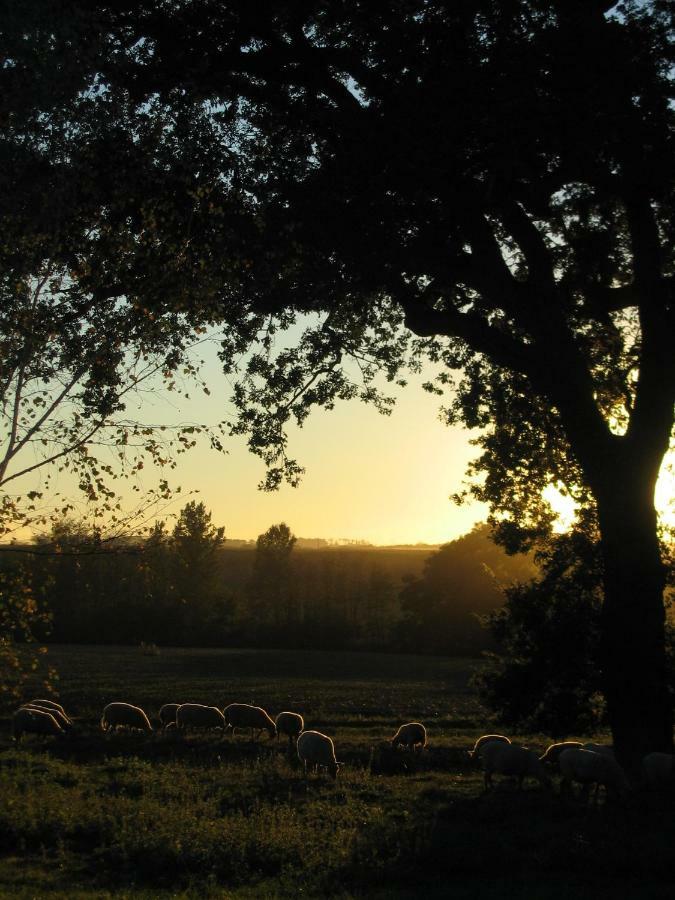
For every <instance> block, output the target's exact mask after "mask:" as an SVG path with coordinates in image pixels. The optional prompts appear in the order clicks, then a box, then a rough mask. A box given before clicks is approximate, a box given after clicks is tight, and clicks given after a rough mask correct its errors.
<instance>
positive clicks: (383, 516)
mask: <svg viewBox="0 0 675 900" xmlns="http://www.w3.org/2000/svg"><path fill="white" fill-rule="evenodd" d="M207 349H208V352H207V353H206V354H205V358H206V362H205V365H204V368H203V375H204V379H205V381H206V382H207V384H208V385H209V389H210V394H209V395H208V396H207V395H205V394H204V393H202V392H201V391H200V390H199V389H197V388H194V387H192V386H191V387H190V388H189V393H190V399H189V400H186V399H185V398H183V397H181V396H179V395H177V394H175V393H169V392H167V391H166V390H163V389H161V390H153V391H148V392H144V393H143V394H142V395H141V396H140V397H139V398H137V399H135V400H133V401H132V402H130V403H129V404H128V409H127V414H128V416H129V417H130V418H134V419H138V420H140V421H143V422H146V423H150V422H152V423H154V424H170V423H176V422H187V421H190V422H193V423H195V424H197V423H199V424H207V423H211V424H213V423H215V422H217V421H219V420H221V419H224V418H226V417H227V415H228V413H230V414H231V408H230V406H229V400H228V392H229V389H230V386H229V384H228V383H227V381H226V379H225V377H224V376H223V374H222V371H221V369H220V365H219V363H218V361H217V358H216V354H215V351H214V350H213V347H212V346H211V347H210V348H207ZM429 377H430V373H429V372H425V373H422V374H420V375H418V376H410V377H409V379H408V381H409V384H408V386H407V387H406V388H404V389H396V390H395V391H393V390H392V394H395V396H396V397H397V403H396V405H395V407H394V409H393V411H392V414H391V415H390V416H382V415H380V414H378V413H377V411H376V410H375V408H374V407H372V406H370V405H366V404H363V403H359V402H357V401H343V402H340V403H338V404H336V407H335V409H334V410H332V411H326V410H321V409H317V410H315V411H313V412H312V413H311V414H310V416H309V418H308V419H307V420H306V422H305V424H304V426H303V427H302V428H298V427H295V426H294V427H291V428H290V429H289V448H288V452H289V455H291V456H293V457H295V458H297V459H298V461H299V462H300V464H301V465H304V466H305V468H306V472H305V475H304V476H303V478H302V481H301V484H300V486H299V487H298V488H291V487H289V486H287V485H282V487H281V488H280V489H279V490H278V491H276V492H273V493H265V492H262V491H259V490H258V489H257V485H258V483H259V482H260V481H261V480H262V478H263V476H264V465H263V463H262V461H261V460H259V459H258V458H257V457H255V456H253V455H252V454H251V453H250V452H249V451H248V449H247V447H246V443H245V439H244V438H242V437H240V436H235V437H231V438H227V439H226V441H225V447H226V449H227V451H228V452H227V454H219V453H216V452H215V451H212V450H210V449H208V447H207V446H206V442H203V444H198V445H197V446H196V447H195V448H193V449H192V450H190V451H189V452H188V453H186V454H183V455H181V456H180V457H178V467H177V469H176V470H173V471H170V472H167V471H166V470H161V469H156V468H153V467H152V466H150V465H149V464H147V465H146V466H145V468H144V469H143V471H142V472H140V473H139V474H138V475H137V476H135V477H134V479H133V480H130V481H128V482H126V483H124V484H123V485H122V487H121V488H119V487H118V489H120V490H121V493H122V497H123V500H124V501H125V502H126V504H127V505H128V504H130V503H131V502H134V501H136V502H137V500H138V498H139V496H142V495H143V493H144V492H145V491H147V490H148V489H150V488H151V487H152V486H153V484H156V483H157V481H158V479H159V478H160V477H162V476H165V477H168V480H169V482H170V483H171V485H172V486H173V487H174V488H175V487H176V486H178V485H180V486H181V487H182V491H181V493H180V494H176V495H175V499H174V501H173V502H172V503H171V505H170V507H169V508H168V509H165V510H164V511H163V512H160V513H159V514H158V515H154V514H153V515H151V516H150V517H149V520H150V521H152V520H154V519H156V518H160V519H161V518H164V519H167V520H168V521H169V525H170V522H171V516H172V515H175V514H176V513H177V512H178V511H179V510H180V508H181V507H182V506H184V505H185V503H186V502H188V500H191V499H194V500H198V501H199V500H201V501H203V502H204V503H205V505H206V507H207V509H209V510H210V511H211V513H212V520H213V522H214V524H215V525H217V526H224V528H225V537H226V539H228V538H229V539H232V540H255V539H256V538H257V537H258V535H260V534H262V533H263V532H264V531H266V530H267V529H268V528H269V527H270V525H273V524H276V523H278V522H281V521H284V522H286V523H287V524H288V526H289V527H290V528H291V530H292V531H293V533H294V534H295V535H297V536H298V537H302V538H307V539H324V540H333V541H339V540H351V541H366V542H368V543H371V544H374V545H380V546H389V545H396V544H417V543H423V544H443V543H446V542H448V541H452V540H454V539H456V538H458V537H460V536H461V535H463V534H466V533H467V532H468V531H470V530H471V528H472V527H473V526H474V525H475V524H476V523H477V522H479V521H481V520H484V519H485V517H486V516H487V507H486V506H485V505H483V504H478V503H475V502H473V503H469V502H467V503H465V504H464V505H462V506H457V505H456V504H455V503H454V502H453V501H452V500H450V499H449V498H450V495H452V494H454V493H456V492H458V491H460V490H461V488H462V485H463V482H464V477H465V472H466V467H467V464H468V463H469V462H470V461H471V459H472V458H473V457H474V456H475V454H476V448H474V447H472V446H471V445H470V439H471V437H472V436H473V434H472V433H471V432H469V431H468V430H467V429H465V428H462V427H448V426H446V425H445V424H444V423H443V422H441V421H440V419H439V408H440V407H441V405H443V404H444V403H446V404H447V402H448V398H447V397H438V396H435V395H432V394H429V393H427V392H425V391H424V390H423V389H422V387H421V384H422V382H423V381H425V380H428V379H429ZM387 387H388V386H387ZM102 458H103V455H102ZM671 458H672V454H671ZM109 461H111V462H112V461H114V457H111V459H110V460H109ZM668 468H669V467H668V466H667V465H664V470H663V472H662V477H661V479H660V481H659V484H658V486H657V506H658V507H659V510H660V513H661V517H662V521H663V523H664V524H667V525H669V526H670V527H671V528H673V527H675V514H674V512H673V493H674V490H673V486H674V479H673V473H672V462H671V463H670V471H668ZM117 484H118V485H119V484H120V483H119V482H118V483H117ZM133 485H136V487H137V488H138V491H136V492H134V491H133V489H132V488H133ZM31 488H33V489H37V490H39V489H40V481H39V479H38V480H36V481H35V482H33V483H32V484H30V485H29V484H28V483H24V484H22V485H21V489H22V491H27V490H30V489H31ZM54 489H55V490H58V491H60V492H61V493H62V494H63V495H65V496H69V497H77V488H76V485H75V484H74V482H73V480H72V478H71V477H70V476H69V475H67V474H62V475H58V476H56V477H55V479H54ZM191 492H192V493H191ZM547 499H549V501H550V502H552V504H553V506H554V508H555V509H556V511H557V512H559V513H560V515H561V527H562V526H564V525H565V524H566V523H567V522H569V521H570V519H571V518H572V517H573V507H572V505H571V503H570V502H569V501H566V500H565V499H564V498H560V497H557V496H555V493H554V492H549V493H548V494H547ZM81 514H82V516H84V515H85V514H86V507H84V506H82V508H81ZM73 517H74V518H77V517H78V516H77V514H73ZM15 536H16V537H17V538H19V539H27V538H28V537H29V533H28V531H27V530H24V531H23V532H21V533H18V534H16V535H15Z"/></svg>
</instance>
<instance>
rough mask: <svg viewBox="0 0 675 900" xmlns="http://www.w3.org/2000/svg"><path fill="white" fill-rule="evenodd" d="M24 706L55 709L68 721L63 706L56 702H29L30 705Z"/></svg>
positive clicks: (25, 704)
mask: <svg viewBox="0 0 675 900" xmlns="http://www.w3.org/2000/svg"><path fill="white" fill-rule="evenodd" d="M24 706H42V707H44V708H45V709H49V710H51V709H55V710H56V711H57V712H60V713H61V715H62V716H66V718H67V719H68V716H67V715H66V711H65V709H64V708H63V707H62V706H61V704H60V703H57V702H56V701H55V700H39V699H38V700H29V701H28V703H24ZM68 721H70V719H68Z"/></svg>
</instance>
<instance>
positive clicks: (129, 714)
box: [101, 703, 152, 731]
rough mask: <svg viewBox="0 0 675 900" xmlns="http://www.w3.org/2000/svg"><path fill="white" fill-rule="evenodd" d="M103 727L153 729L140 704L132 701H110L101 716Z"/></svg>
mask: <svg viewBox="0 0 675 900" xmlns="http://www.w3.org/2000/svg"><path fill="white" fill-rule="evenodd" d="M101 728H102V729H103V730H104V731H109V730H111V729H112V730H113V731H115V729H116V728H135V729H138V730H139V731H152V725H151V724H150V721H149V720H148V717H147V716H146V714H145V713H144V712H143V710H142V709H141V708H140V706H132V705H131V703H109V704H108V705H107V706H106V708H105V709H104V710H103V715H102V716H101Z"/></svg>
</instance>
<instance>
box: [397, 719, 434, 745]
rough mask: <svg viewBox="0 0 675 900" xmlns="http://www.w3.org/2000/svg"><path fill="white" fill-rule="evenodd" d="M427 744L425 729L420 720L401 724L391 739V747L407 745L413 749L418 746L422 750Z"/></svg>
mask: <svg viewBox="0 0 675 900" xmlns="http://www.w3.org/2000/svg"><path fill="white" fill-rule="evenodd" d="M426 745H427V730H426V728H425V727H424V725H422V723H421V722H407V723H406V724H405V725H401V726H400V727H399V729H398V731H397V732H396V734H395V735H394V736H393V738H392V739H391V746H392V747H399V746H402V747H407V748H408V749H412V750H414V749H415V747H419V749H420V750H423V749H424V748H425V747H426Z"/></svg>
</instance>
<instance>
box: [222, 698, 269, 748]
mask: <svg viewBox="0 0 675 900" xmlns="http://www.w3.org/2000/svg"><path fill="white" fill-rule="evenodd" d="M223 715H224V716H225V723H226V725H227V727H228V728H231V729H232V737H234V732H235V731H236V730H237V728H250V729H251V740H253V732H254V731H255V732H256V738H257V737H258V736H259V735H260V732H261V731H266V732H267V734H268V735H269V737H270V740H271V739H272V738H273V737H276V733H277V728H276V725H275V724H274V722H273V721H272V719H270V717H269V716H268V714H267V713H266V712H265V710H264V709H262V707H260V706H251V704H250V703H230V705H229V706H226V707H225V709H224V710H223Z"/></svg>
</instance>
